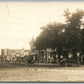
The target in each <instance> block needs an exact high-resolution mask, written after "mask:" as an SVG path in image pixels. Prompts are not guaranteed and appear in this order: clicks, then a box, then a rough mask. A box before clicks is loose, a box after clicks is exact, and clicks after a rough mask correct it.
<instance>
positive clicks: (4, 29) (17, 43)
mask: <svg viewBox="0 0 84 84" xmlns="http://www.w3.org/2000/svg"><path fill="white" fill-rule="evenodd" d="M66 8H69V10H70V11H71V12H74V11H75V10H76V9H77V8H79V9H83V10H84V2H0V49H2V48H3V49H5V48H10V49H21V48H25V49H30V45H29V42H30V41H31V39H32V37H34V38H36V37H37V36H38V35H39V34H40V32H41V29H40V27H42V26H45V25H46V24H48V23H50V22H54V21H56V22H64V21H65V17H64V10H65V9H66Z"/></svg>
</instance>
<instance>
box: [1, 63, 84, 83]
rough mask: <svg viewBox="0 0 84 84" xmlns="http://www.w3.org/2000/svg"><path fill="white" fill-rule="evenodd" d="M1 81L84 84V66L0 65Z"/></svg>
mask: <svg viewBox="0 0 84 84" xmlns="http://www.w3.org/2000/svg"><path fill="white" fill-rule="evenodd" d="M0 81H5V82H6V81H9V82H10V81H12V82H13V81H14V82H15V81H18V82H19V81H20V82H21V81H22V82H23V81H24V82H62V81H63V82H72V81H75V82H76V81H83V82H84V66H83V65H82V66H80V67H58V66H56V65H48V66H47V65H46V66H43V65H38V64H37V65H33V64H31V65H24V64H23V65H21V64H20V65H19V64H0Z"/></svg>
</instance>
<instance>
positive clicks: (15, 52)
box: [1, 49, 29, 62]
mask: <svg viewBox="0 0 84 84" xmlns="http://www.w3.org/2000/svg"><path fill="white" fill-rule="evenodd" d="M28 55H29V50H26V49H1V56H2V57H3V58H4V61H11V62H13V61H16V60H17V59H19V58H23V57H25V56H28Z"/></svg>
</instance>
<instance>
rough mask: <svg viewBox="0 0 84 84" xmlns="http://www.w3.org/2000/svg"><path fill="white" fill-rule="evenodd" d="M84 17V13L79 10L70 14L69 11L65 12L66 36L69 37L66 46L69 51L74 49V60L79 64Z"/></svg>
mask: <svg viewBox="0 0 84 84" xmlns="http://www.w3.org/2000/svg"><path fill="white" fill-rule="evenodd" d="M83 16H84V11H83V10H79V9H77V10H76V12H74V13H72V14H71V13H70V12H69V10H68V9H67V10H66V11H65V17H66V24H67V28H66V30H65V34H66V36H67V38H66V40H65V45H67V47H68V48H69V49H72V52H73V58H74V60H75V61H76V63H77V52H78V51H79V49H80V45H81V34H80V30H81V25H82V20H81V19H82V18H83Z"/></svg>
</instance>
